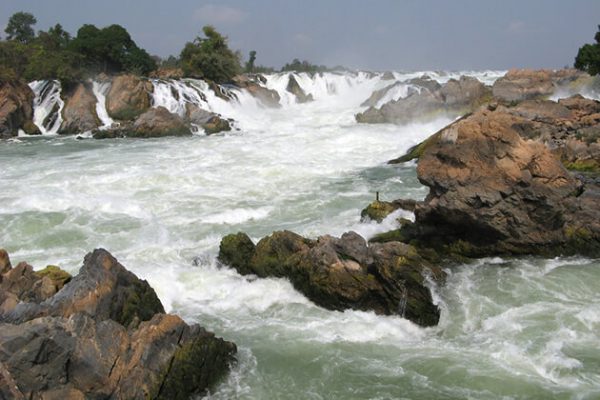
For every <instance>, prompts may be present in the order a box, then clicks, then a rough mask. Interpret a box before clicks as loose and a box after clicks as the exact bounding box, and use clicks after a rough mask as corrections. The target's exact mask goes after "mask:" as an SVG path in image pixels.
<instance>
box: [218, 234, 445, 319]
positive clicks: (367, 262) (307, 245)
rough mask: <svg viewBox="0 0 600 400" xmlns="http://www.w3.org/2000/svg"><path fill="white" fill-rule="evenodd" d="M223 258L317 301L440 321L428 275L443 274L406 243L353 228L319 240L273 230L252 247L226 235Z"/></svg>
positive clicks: (240, 269)
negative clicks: (374, 240)
mask: <svg viewBox="0 0 600 400" xmlns="http://www.w3.org/2000/svg"><path fill="white" fill-rule="evenodd" d="M219 259H220V260H221V262H223V263H225V264H229V265H230V266H232V267H234V268H235V269H236V270H237V271H238V272H240V273H241V274H255V275H258V276H259V277H269V276H273V277H286V278H288V279H289V280H290V281H291V283H292V284H293V285H294V287H295V288H296V289H297V290H298V291H300V292H302V293H303V294H304V295H306V296H307V297H308V298H309V299H310V300H312V301H313V302H315V303H316V304H317V305H319V306H321V307H324V308H328V309H331V310H345V309H357V310H365V311H374V312H376V313H377V314H385V315H400V316H402V317H405V318H407V319H409V320H411V321H413V322H415V323H417V324H419V325H422V326H431V325H435V324H437V322H438V320H439V310H438V308H437V306H436V305H435V304H433V300H432V297H431V293H430V292H429V289H428V288H427V286H426V282H425V281H426V278H425V276H429V277H431V279H432V281H435V282H440V281H442V280H443V278H444V273H443V272H442V271H441V270H439V269H438V268H436V267H434V266H432V265H431V264H429V263H428V262H427V261H425V260H424V259H423V258H421V257H420V256H419V255H418V254H417V252H416V250H415V249H414V248H413V247H412V246H409V245H406V244H403V243H398V242H395V243H385V244H373V245H371V246H368V245H367V243H366V242H365V240H364V239H363V238H362V237H360V236H359V235H357V234H356V233H354V232H348V233H345V234H344V235H342V237H341V238H339V239H338V238H334V237H331V236H322V237H320V238H318V239H317V240H316V241H313V240H309V239H305V238H303V237H301V236H299V235H297V234H295V233H293V232H288V231H282V232H274V233H273V234H272V235H271V236H268V237H265V238H263V239H261V240H260V241H259V243H258V244H257V245H256V247H253V244H252V242H251V241H250V239H249V238H248V237H247V236H246V235H244V234H237V235H229V236H226V237H225V238H224V239H223V240H222V242H221V248H220V252H219Z"/></svg>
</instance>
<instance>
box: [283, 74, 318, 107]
mask: <svg viewBox="0 0 600 400" xmlns="http://www.w3.org/2000/svg"><path fill="white" fill-rule="evenodd" d="M288 79H289V80H288V85H287V87H286V88H285V90H287V91H288V92H290V93H291V94H293V95H294V96H296V101H297V102H298V103H308V102H310V101H313V100H314V99H313V96H312V94H306V93H305V92H304V90H303V89H302V87H301V86H300V84H299V83H298V81H297V80H296V77H295V76H294V75H293V74H290V75H289V76H288Z"/></svg>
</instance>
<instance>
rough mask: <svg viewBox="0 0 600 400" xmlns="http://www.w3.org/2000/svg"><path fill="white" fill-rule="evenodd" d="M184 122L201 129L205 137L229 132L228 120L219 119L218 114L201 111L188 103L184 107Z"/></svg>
mask: <svg viewBox="0 0 600 400" xmlns="http://www.w3.org/2000/svg"><path fill="white" fill-rule="evenodd" d="M185 110H186V120H187V121H188V122H189V123H190V124H194V125H197V126H200V127H202V129H204V132H206V134H207V135H212V134H215V133H219V132H227V131H230V130H231V124H230V122H229V121H228V120H226V119H223V118H221V116H220V115H219V114H216V113H214V112H211V111H206V110H203V109H202V108H200V107H198V106H197V105H195V104H191V103H188V104H186V106H185Z"/></svg>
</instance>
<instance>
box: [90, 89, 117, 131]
mask: <svg viewBox="0 0 600 400" xmlns="http://www.w3.org/2000/svg"><path fill="white" fill-rule="evenodd" d="M110 85H111V83H110V82H102V83H100V82H96V81H94V82H93V83H92V90H93V92H94V96H96V99H97V103H96V114H98V118H100V122H102V126H100V127H99V129H101V130H105V129H109V128H110V127H111V126H112V125H113V124H114V122H115V121H114V120H113V119H112V118H111V117H110V116H109V115H108V111H107V110H106V95H107V94H108V91H109V90H110Z"/></svg>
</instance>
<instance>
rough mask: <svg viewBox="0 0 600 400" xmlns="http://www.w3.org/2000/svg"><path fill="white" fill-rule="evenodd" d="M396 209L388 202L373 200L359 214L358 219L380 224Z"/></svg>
mask: <svg viewBox="0 0 600 400" xmlns="http://www.w3.org/2000/svg"><path fill="white" fill-rule="evenodd" d="M398 208H399V207H396V206H395V205H394V203H392V202H390V201H378V200H375V201H374V202H372V203H371V204H369V205H368V206H367V207H365V208H364V209H363V210H362V211H361V212H360V219H361V221H367V220H371V221H377V222H381V221H383V220H384V219H385V217H387V216H388V215H390V214H391V213H393V212H394V211H396V210H397V209H398Z"/></svg>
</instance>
